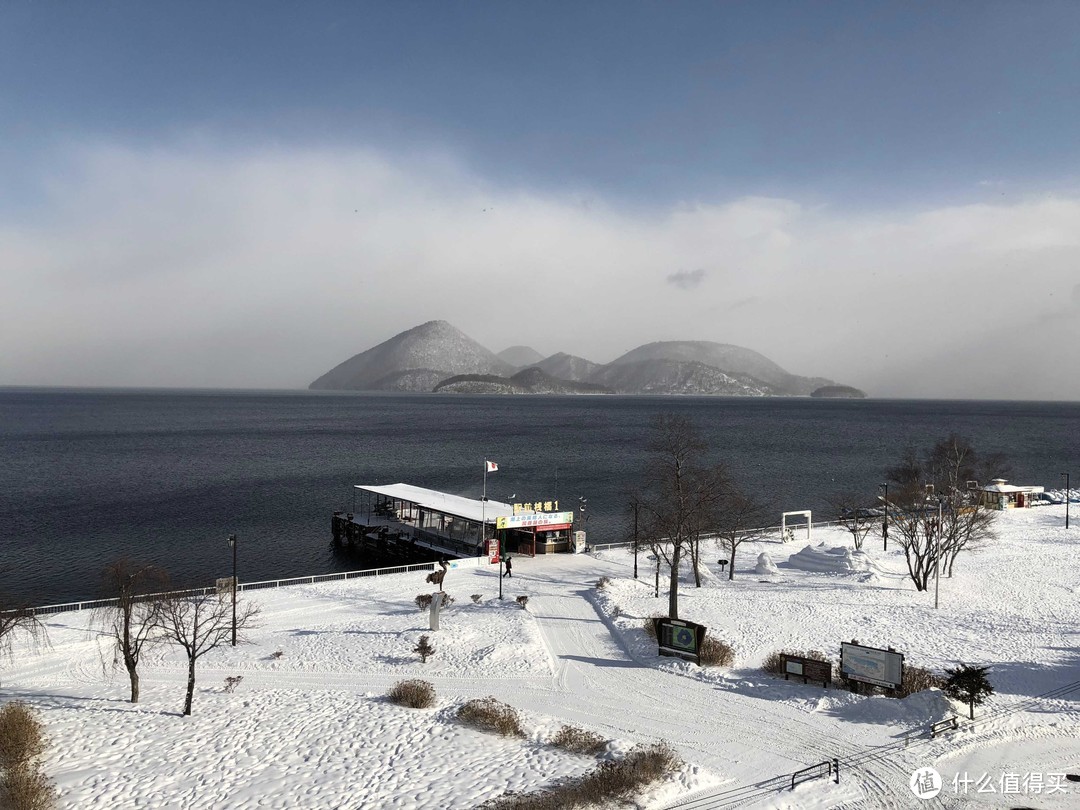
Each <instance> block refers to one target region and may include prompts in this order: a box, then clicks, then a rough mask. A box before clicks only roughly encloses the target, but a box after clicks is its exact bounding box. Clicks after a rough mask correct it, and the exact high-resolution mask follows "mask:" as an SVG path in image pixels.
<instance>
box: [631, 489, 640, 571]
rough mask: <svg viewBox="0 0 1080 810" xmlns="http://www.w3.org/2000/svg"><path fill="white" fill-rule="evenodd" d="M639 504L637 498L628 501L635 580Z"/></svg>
mask: <svg viewBox="0 0 1080 810" xmlns="http://www.w3.org/2000/svg"><path fill="white" fill-rule="evenodd" d="M640 508H641V504H640V503H639V502H638V499H637V498H631V499H630V509H631V510H633V512H634V579H637V555H638V511H639V509H640Z"/></svg>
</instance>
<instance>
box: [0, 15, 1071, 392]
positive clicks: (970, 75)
mask: <svg viewBox="0 0 1080 810" xmlns="http://www.w3.org/2000/svg"><path fill="white" fill-rule="evenodd" d="M1077 30H1080V4H1076V3H1072V2H1060V3H1057V2H1026V3H1020V2H1005V3H996V2H979V3H975V2H956V3H940V4H911V3H887V2H880V3H873V2H818V3H795V2H770V1H768V0H765V1H764V2H752V3H740V2H726V3H698V2H675V3H645V2H618V3H606V2H590V3H555V2H552V3H513V2H499V3H496V2H472V3H453V2H428V3H412V2H395V3H334V2H308V3H304V4H296V3H275V2H261V3H245V2H237V3H230V4H219V3H199V2H191V3H184V4H165V3H135V2H108V1H107V0H102V2H97V3H84V4H70V3H50V2H15V1H14V0H0V133H2V138H0V189H3V192H2V193H0V341H2V346H3V349H2V351H0V385H64V386H69V385H70V386H166V387H228V388H303V387H306V386H307V384H308V383H310V382H311V381H312V380H314V379H315V378H316V377H318V376H320V375H321V374H322V373H324V372H325V371H327V370H328V369H330V368H331V367H333V366H335V365H337V364H338V363H340V362H341V361H343V360H345V359H347V358H348V357H350V356H351V355H353V354H356V353H358V352H360V351H363V350H365V349H368V348H370V347H372V346H374V345H376V344H377V343H380V342H382V341H383V340H386V339H388V338H390V337H392V336H393V335H395V334H397V333H399V332H401V331H404V330H405V329H408V328H411V327H413V326H416V325H418V324H420V323H423V322H425V321H428V320H433V319H442V320H447V321H449V322H450V323H452V324H454V325H455V326H456V327H458V328H459V329H461V330H462V331H464V332H465V333H466V334H468V335H469V336H470V337H472V338H474V339H475V340H477V341H479V342H480V343H481V344H483V345H485V346H486V347H488V348H489V349H491V350H492V351H495V352H499V351H501V350H503V349H505V348H507V347H509V346H512V345H528V346H531V347H533V348H535V349H536V350H537V351H539V352H540V353H541V354H544V355H548V354H553V353H555V352H560V351H564V352H569V353H571V354H576V355H579V356H583V357H586V358H588V359H590V360H593V361H594V362H601V363H602V362H608V361H610V360H613V359H615V358H616V357H618V356H619V355H621V354H622V353H624V352H626V351H628V350H630V349H632V348H635V347H636V346H639V345H642V344H644V343H649V342H652V341H657V340H709V341H715V342H719V343H733V344H737V345H740V346H746V347H748V348H751V349H754V350H757V351H759V352H761V353H763V354H765V355H766V356H768V357H769V358H770V359H772V360H774V361H776V362H778V363H779V364H780V365H782V366H783V367H785V368H786V369H787V370H789V371H791V372H793V373H797V374H804V375H813V376H825V377H829V378H831V379H834V380H836V381H838V382H841V383H846V384H851V385H855V386H858V387H860V388H863V389H864V390H866V391H867V392H868V393H870V394H872V395H875V396H894V397H947V398H955V397H973V398H982V397H989V398H1006V399H1060V400H1080V359H1078V358H1080V352H1078V351H1077V348H1078V342H1080V341H1078V338H1080V137H1078V132H1080V47H1078V46H1077V44H1076V36H1075V32H1076V31H1077Z"/></svg>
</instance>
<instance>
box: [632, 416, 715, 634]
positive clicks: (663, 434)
mask: <svg viewBox="0 0 1080 810" xmlns="http://www.w3.org/2000/svg"><path fill="white" fill-rule="evenodd" d="M647 446H648V449H649V451H650V455H651V458H650V461H649V463H648V464H647V465H646V468H645V473H644V476H643V485H642V487H641V499H640V504H641V507H640V508H641V517H642V519H643V521H644V524H645V531H644V534H645V537H646V538H647V540H648V541H649V543H650V546H651V547H652V549H653V551H654V553H656V554H657V555H658V557H660V558H662V559H663V560H664V562H665V563H666V564H667V565H668V567H669V570H670V579H669V582H668V615H669V616H670V617H671V618H673V619H677V618H678V617H679V569H680V566H681V564H682V558H683V557H684V556H685V555H686V554H688V553H689V554H691V555H694V554H695V552H694V548H695V543H699V542H700V538H701V536H702V534H704V533H705V531H707V529H708V526H709V524H710V522H711V520H712V519H714V518H715V514H716V507H717V505H718V503H719V501H720V497H721V494H722V492H723V486H724V483H725V481H726V480H727V473H726V471H725V470H724V468H723V467H722V466H719V465H717V466H713V467H705V466H703V465H702V464H701V458H702V456H703V455H704V454H705V452H706V450H707V449H708V445H707V444H706V442H705V441H704V439H702V438H701V435H700V434H699V433H698V432H697V430H696V428H695V427H694V425H693V423H692V422H691V421H690V420H689V419H687V418H686V417H685V416H681V415H678V414H660V415H659V416H657V417H656V419H655V421H654V422H653V428H652V437H651V439H650V441H649V443H648V445H647Z"/></svg>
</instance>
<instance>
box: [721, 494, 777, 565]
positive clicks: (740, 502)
mask: <svg viewBox="0 0 1080 810" xmlns="http://www.w3.org/2000/svg"><path fill="white" fill-rule="evenodd" d="M768 520H769V518H768V509H767V508H766V506H765V504H763V503H762V502H761V501H759V500H758V499H757V498H755V497H754V496H753V495H751V494H749V493H747V492H745V491H743V490H742V489H741V488H740V487H739V486H738V485H737V484H736V483H735V482H734V481H733V480H730V479H729V480H728V481H727V483H726V486H725V487H724V490H723V493H722V494H721V497H720V502H719V505H718V509H717V515H716V523H715V526H716V536H717V541H718V542H719V544H720V547H721V548H723V549H725V550H726V551H727V553H728V579H729V580H731V579H735V551H736V550H737V549H738V548H739V546H741V545H742V544H743V543H745V542H747V541H754V540H760V539H761V538H762V537H764V536H765V535H766V533H767V531H766V529H765V524H766V523H768Z"/></svg>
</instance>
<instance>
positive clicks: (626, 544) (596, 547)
mask: <svg viewBox="0 0 1080 810" xmlns="http://www.w3.org/2000/svg"><path fill="white" fill-rule="evenodd" d="M842 523H843V521H839V520H815V521H814V522H813V523H811V524H810V525H811V526H813V527H814V528H815V529H825V528H828V527H829V526H840V525H842ZM805 526H806V524H805V523H798V524H788V529H792V528H794V529H795V530H798V529H802V528H805ZM782 529H783V526H780V525H776V526H765V527H763V528H761V529H746V530H744V531H741V532H739V534H761V535H767V534H769V533H770V532H775V533H776V534H780V532H781V531H782ZM720 537H721V535H719V534H705V535H702V536H701V539H702V540H716V539H718V538H720ZM763 539H764V538H763ZM781 542H785V541H781ZM633 546H634V541H633V540H620V541H619V542H617V543H589V548H590V549H591V550H593V551H603V550H604V549H609V548H633ZM638 546H639V547H640V548H642V549H644V548H647V547H648V543H647V542H646V541H645V540H639V541H638Z"/></svg>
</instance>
